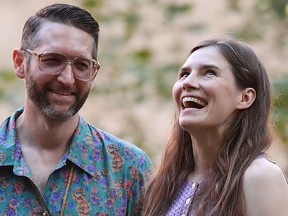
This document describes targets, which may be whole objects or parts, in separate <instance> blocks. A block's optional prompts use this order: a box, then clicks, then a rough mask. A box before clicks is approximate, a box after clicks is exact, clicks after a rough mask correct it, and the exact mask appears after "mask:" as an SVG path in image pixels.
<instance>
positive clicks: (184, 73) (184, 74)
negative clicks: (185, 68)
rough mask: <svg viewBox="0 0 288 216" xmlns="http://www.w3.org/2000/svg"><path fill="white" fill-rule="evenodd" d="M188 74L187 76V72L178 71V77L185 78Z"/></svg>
mask: <svg viewBox="0 0 288 216" xmlns="http://www.w3.org/2000/svg"><path fill="white" fill-rule="evenodd" d="M188 76H189V73H187V72H182V73H179V79H182V78H186V77H188Z"/></svg>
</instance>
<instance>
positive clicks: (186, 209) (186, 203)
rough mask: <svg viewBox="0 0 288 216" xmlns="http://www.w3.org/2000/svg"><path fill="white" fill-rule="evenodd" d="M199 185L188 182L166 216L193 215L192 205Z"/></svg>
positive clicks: (180, 190)
mask: <svg viewBox="0 0 288 216" xmlns="http://www.w3.org/2000/svg"><path fill="white" fill-rule="evenodd" d="M198 188H199V184H198V183H195V182H190V181H188V180H187V181H186V182H185V183H184V184H183V185H182V186H181V187H180V188H179V190H178V192H177V195H176V198H175V199H174V200H173V202H172V204H171V206H170V208H169V209H168V211H167V213H166V216H175V215H179V216H187V215H192V213H191V205H192V203H193V198H194V196H195V193H196V191H197V190H198Z"/></svg>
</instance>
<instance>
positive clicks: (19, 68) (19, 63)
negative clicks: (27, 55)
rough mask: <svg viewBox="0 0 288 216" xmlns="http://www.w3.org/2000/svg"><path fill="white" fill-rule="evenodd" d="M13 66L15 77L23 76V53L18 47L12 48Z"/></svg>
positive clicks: (21, 77)
mask: <svg viewBox="0 0 288 216" xmlns="http://www.w3.org/2000/svg"><path fill="white" fill-rule="evenodd" d="M12 57H13V66H14V72H15V74H16V76H17V77H19V78H20V79H24V78H25V72H24V53H23V51H22V50H20V49H14V51H13V56H12Z"/></svg>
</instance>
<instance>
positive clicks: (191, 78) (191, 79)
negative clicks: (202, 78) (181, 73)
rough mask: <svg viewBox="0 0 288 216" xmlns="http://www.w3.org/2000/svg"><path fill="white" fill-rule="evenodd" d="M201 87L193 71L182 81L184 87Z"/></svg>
mask: <svg viewBox="0 0 288 216" xmlns="http://www.w3.org/2000/svg"><path fill="white" fill-rule="evenodd" d="M199 87H200V84H199V79H198V78H197V77H196V76H195V75H194V74H193V73H190V74H189V75H188V76H187V77H186V78H185V80H184V81H183V83H182V88H183V89H193V88H194V89H199Z"/></svg>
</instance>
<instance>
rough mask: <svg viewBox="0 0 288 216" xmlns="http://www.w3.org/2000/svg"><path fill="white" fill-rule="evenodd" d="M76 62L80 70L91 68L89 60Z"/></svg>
mask: <svg viewBox="0 0 288 216" xmlns="http://www.w3.org/2000/svg"><path fill="white" fill-rule="evenodd" d="M74 64H75V67H76V68H77V69H78V70H79V71H87V70H89V68H90V62H89V61H88V60H77V61H75V62H74Z"/></svg>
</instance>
